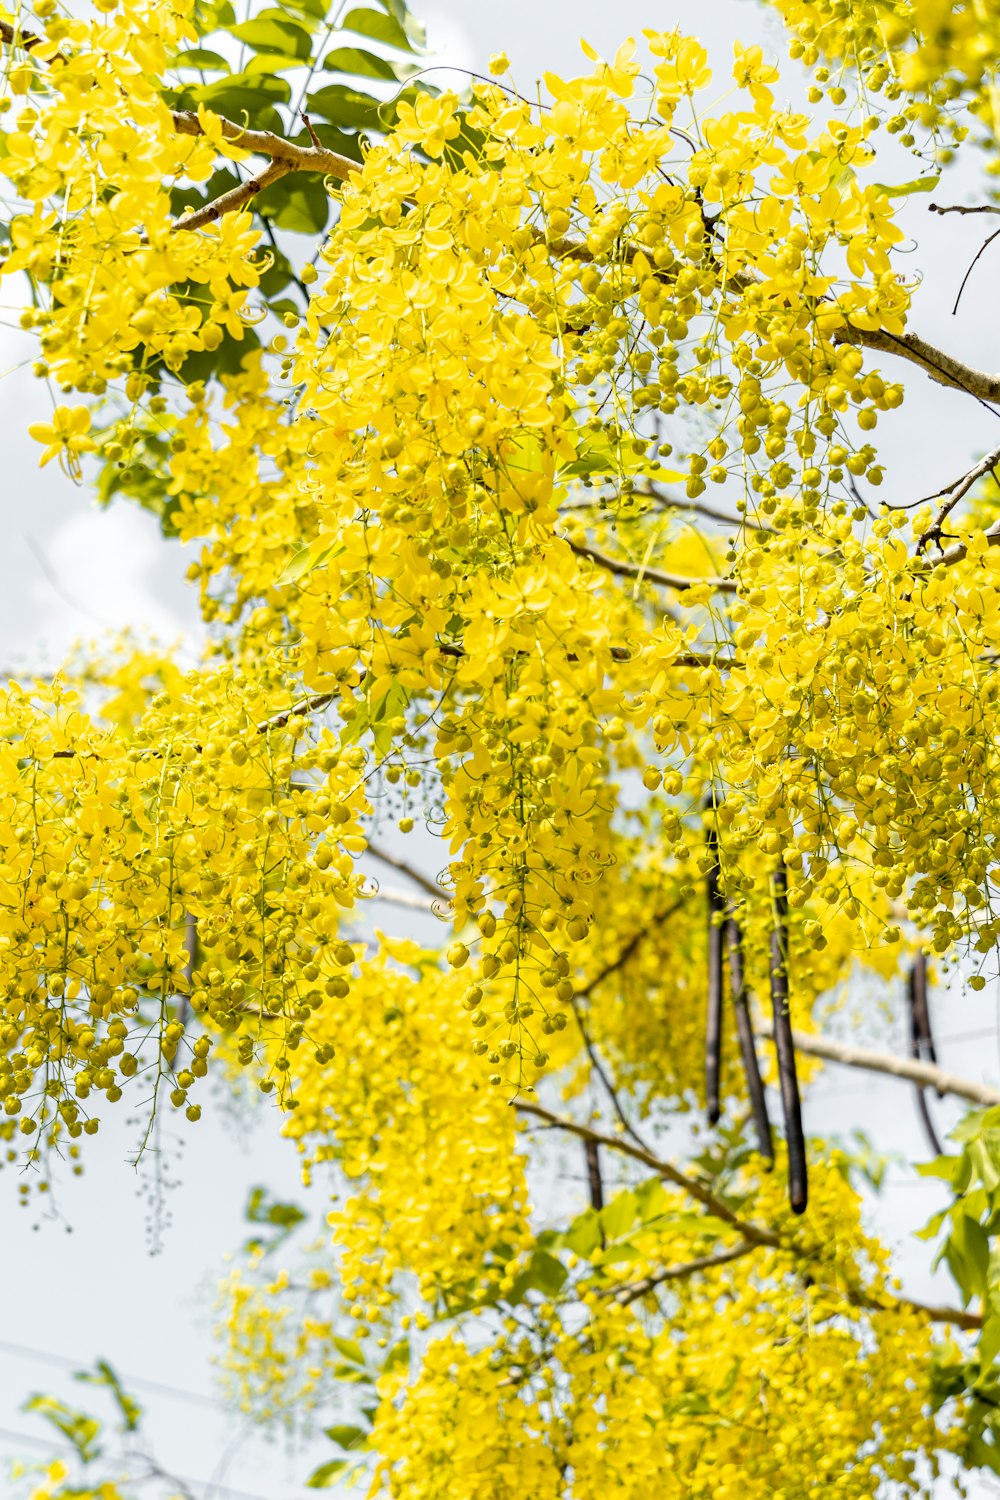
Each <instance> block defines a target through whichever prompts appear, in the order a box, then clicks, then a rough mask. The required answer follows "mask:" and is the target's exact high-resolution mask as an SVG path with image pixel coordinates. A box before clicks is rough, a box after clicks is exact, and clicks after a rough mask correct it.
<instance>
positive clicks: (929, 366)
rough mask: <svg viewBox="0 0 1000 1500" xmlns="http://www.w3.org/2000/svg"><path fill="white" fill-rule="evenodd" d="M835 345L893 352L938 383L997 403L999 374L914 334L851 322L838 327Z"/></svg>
mask: <svg viewBox="0 0 1000 1500" xmlns="http://www.w3.org/2000/svg"><path fill="white" fill-rule="evenodd" d="M833 341H834V343H835V344H861V345H862V346H863V347H864V348H866V349H875V350H878V351H879V352H880V353H882V354H896V355H898V356H899V358H900V359H907V360H909V361H910V363H911V364H914V365H917V366H918V367H919V368H920V369H921V370H923V371H925V373H926V374H928V375H929V376H930V378H931V379H932V380H936V381H937V383H938V385H946V386H948V387H949V388H950V389H952V390H956V391H964V392H965V394H966V395H968V396H975V397H976V399H977V400H979V401H984V402H986V404H987V405H992V406H1000V375H989V374H987V373H986V372H985V371H984V370H976V369H974V368H973V366H972V365H967V364H965V363H964V361H962V360H960V359H956V358H955V357H954V355H952V354H946V353H945V352H944V350H943V349H938V348H936V347H935V345H933V344H929V343H928V342H927V340H926V339H922V338H921V337H920V335H919V334H916V333H887V332H886V331H885V329H884V328H855V327H854V325H853V324H852V323H848V324H846V325H845V326H844V327H842V328H838V329H837V330H836V332H835V333H834V336H833Z"/></svg>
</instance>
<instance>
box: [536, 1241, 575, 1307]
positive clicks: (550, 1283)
mask: <svg viewBox="0 0 1000 1500" xmlns="http://www.w3.org/2000/svg"><path fill="white" fill-rule="evenodd" d="M568 1275H569V1272H568V1271H567V1270H566V1267H565V1266H564V1265H563V1263H562V1261H561V1260H559V1259H557V1257H556V1256H554V1255H550V1254H549V1252H548V1251H547V1250H534V1251H532V1255H531V1278H532V1284H533V1285H534V1286H535V1287H536V1288H537V1289H538V1291H540V1292H544V1293H545V1295H546V1296H548V1297H554V1296H556V1294H557V1293H558V1292H559V1291H560V1290H561V1289H562V1286H563V1283H564V1282H565V1280H566V1277H567V1276H568Z"/></svg>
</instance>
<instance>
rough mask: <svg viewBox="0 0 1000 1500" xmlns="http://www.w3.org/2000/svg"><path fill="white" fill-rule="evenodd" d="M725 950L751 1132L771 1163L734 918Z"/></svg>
mask: <svg viewBox="0 0 1000 1500" xmlns="http://www.w3.org/2000/svg"><path fill="white" fill-rule="evenodd" d="M726 940H727V941H726V946H727V948H728V952H729V988H730V992H731V994H732V997H733V1009H734V1011H735V1012H736V1035H737V1037H738V1038H739V1043H740V1056H741V1057H742V1059H743V1074H744V1077H745V1078H746V1081H747V1093H748V1094H749V1096H750V1108H751V1109H752V1111H753V1121H754V1128H755V1130H756V1132H757V1144H758V1146H759V1147H760V1154H761V1156H765V1157H767V1159H768V1161H774V1142H773V1140H772V1139H771V1121H770V1119H769V1118H768V1113H767V1099H766V1098H765V1095H764V1084H763V1082H762V1080H761V1076H760V1067H759V1065H758V1062H757V1049H756V1047H755V1046H754V1040H753V1026H752V1025H751V1023H750V1007H749V1006H748V1005H747V992H746V981H745V978H744V972H743V939H742V937H741V935H740V929H739V926H738V924H737V921H736V918H735V917H733V916H730V917H729V919H728V920H727V922H726Z"/></svg>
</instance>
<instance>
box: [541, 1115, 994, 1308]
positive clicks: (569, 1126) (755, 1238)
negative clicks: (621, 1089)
mask: <svg viewBox="0 0 1000 1500" xmlns="http://www.w3.org/2000/svg"><path fill="white" fill-rule="evenodd" d="M513 1105H514V1108H515V1109H516V1110H517V1111H518V1112H519V1113H520V1114H525V1115H531V1116H533V1117H534V1118H536V1119H539V1120H542V1121H543V1122H544V1123H545V1124H546V1125H549V1126H550V1127H551V1128H552V1129H554V1130H564V1131H566V1132H567V1133H568V1134H570V1135H576V1136H579V1137H580V1138H581V1139H582V1140H588V1139H589V1140H594V1141H596V1142H597V1143H598V1145H601V1146H607V1147H608V1148H609V1150H612V1151H619V1152H621V1153H622V1154H623V1155H624V1156H630V1157H632V1159H633V1160H634V1161H638V1162H641V1163H642V1164H643V1166H647V1167H649V1168H650V1169H651V1171H653V1172H655V1173H656V1174H657V1175H658V1176H659V1177H662V1178H663V1179H664V1180H665V1181H667V1182H672V1183H673V1184H674V1186H675V1187H677V1188H679V1189H680V1190H681V1192H683V1193H685V1194H687V1195H688V1196H689V1197H691V1198H694V1199H695V1200H696V1201H697V1202H698V1203H700V1204H701V1205H702V1207H703V1208H706V1209H707V1210H708V1212H709V1213H710V1214H711V1215H712V1216H713V1218H716V1219H721V1220H722V1221H723V1223H725V1224H728V1225H729V1226H730V1228H732V1229H735V1230H737V1231H738V1232H739V1233H740V1235H741V1236H742V1238H743V1239H744V1240H745V1241H746V1242H747V1243H749V1244H752V1245H754V1246H757V1245H763V1246H767V1247H768V1248H769V1249H772V1250H783V1251H785V1253H786V1254H788V1255H793V1256H796V1257H798V1258H799V1259H801V1260H803V1261H805V1262H806V1263H807V1264H809V1265H810V1266H815V1265H816V1262H815V1261H814V1260H813V1258H812V1257H811V1256H810V1255H809V1252H808V1250H805V1249H804V1248H803V1247H802V1246H801V1245H799V1244H797V1243H795V1242H794V1241H786V1240H783V1239H782V1238H781V1236H780V1235H778V1234H776V1233H775V1232H774V1230H773V1229H768V1228H766V1226H764V1225H763V1224H755V1223H753V1222H752V1221H750V1220H747V1219H743V1218H741V1217H740V1216H739V1214H736V1213H734V1212H733V1210H732V1209H731V1208H730V1207H729V1205H728V1203H725V1202H724V1201H723V1200H722V1199H721V1198H719V1197H717V1196H716V1194H715V1193H713V1192H711V1191H710V1189H708V1188H706V1187H704V1186H703V1185H702V1184H701V1183H700V1182H698V1181H697V1180H696V1179H695V1178H693V1177H689V1176H688V1175H687V1173H685V1172H682V1171H680V1170H679V1168H677V1167H675V1166H673V1165H672V1164H671V1163H670V1162H666V1161H663V1160H662V1159H661V1158H660V1157H658V1156H655V1155H654V1154H653V1153H652V1152H651V1151H642V1150H640V1149H639V1148H638V1147H637V1146H633V1145H632V1143H631V1142H630V1141H626V1140H623V1139H622V1138H621V1137H620V1136H613V1135H605V1134H604V1132H603V1131H600V1130H594V1129H592V1128H591V1127H590V1126H589V1125H581V1124H579V1123H578V1121H576V1120H572V1119H570V1118H569V1117H568V1116H565V1115H557V1114H555V1113H554V1112H553V1111H552V1110H550V1109H546V1108H545V1107H544V1105H541V1104H532V1103H529V1101H528V1100H526V1099H516V1100H514V1101H513ZM836 1291H837V1292H839V1294H840V1295H841V1296H842V1297H843V1298H844V1299H845V1301H847V1302H849V1303H850V1304H851V1305H852V1306H854V1307H863V1308H865V1309H867V1310H868V1311H871V1312H886V1313H893V1312H915V1313H919V1314H920V1315H921V1316H922V1317H924V1318H926V1319H927V1321H928V1322H930V1323H950V1324H952V1325H953V1326H954V1327H956V1328H968V1329H973V1328H981V1327H982V1326H983V1319H982V1316H981V1314H979V1313H970V1312H965V1311H964V1310H963V1309H962V1308H958V1307H937V1306H933V1305H932V1304H930V1303H926V1302H917V1301H914V1300H913V1299H912V1298H910V1297H894V1296H892V1295H891V1294H890V1293H888V1292H886V1293H879V1294H876V1293H873V1292H868V1291H866V1290H865V1289H864V1288H863V1287H858V1286H850V1285H848V1286H845V1285H844V1284H843V1282H842V1281H840V1282H838V1285H837V1287H836Z"/></svg>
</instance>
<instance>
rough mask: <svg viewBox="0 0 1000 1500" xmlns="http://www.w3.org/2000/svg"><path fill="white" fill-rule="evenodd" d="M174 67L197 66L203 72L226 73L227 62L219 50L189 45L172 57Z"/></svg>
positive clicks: (227, 70)
mask: <svg viewBox="0 0 1000 1500" xmlns="http://www.w3.org/2000/svg"><path fill="white" fill-rule="evenodd" d="M173 65H174V67H175V68H198V69H199V70H200V71H201V72H203V73H228V72H229V64H228V62H227V61H226V59H225V58H224V57H223V56H222V54H221V53H220V52H210V51H209V49H208V48H207V47H189V48H188V50H187V51H186V52H178V54H177V56H176V57H175V58H174V64H173Z"/></svg>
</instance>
